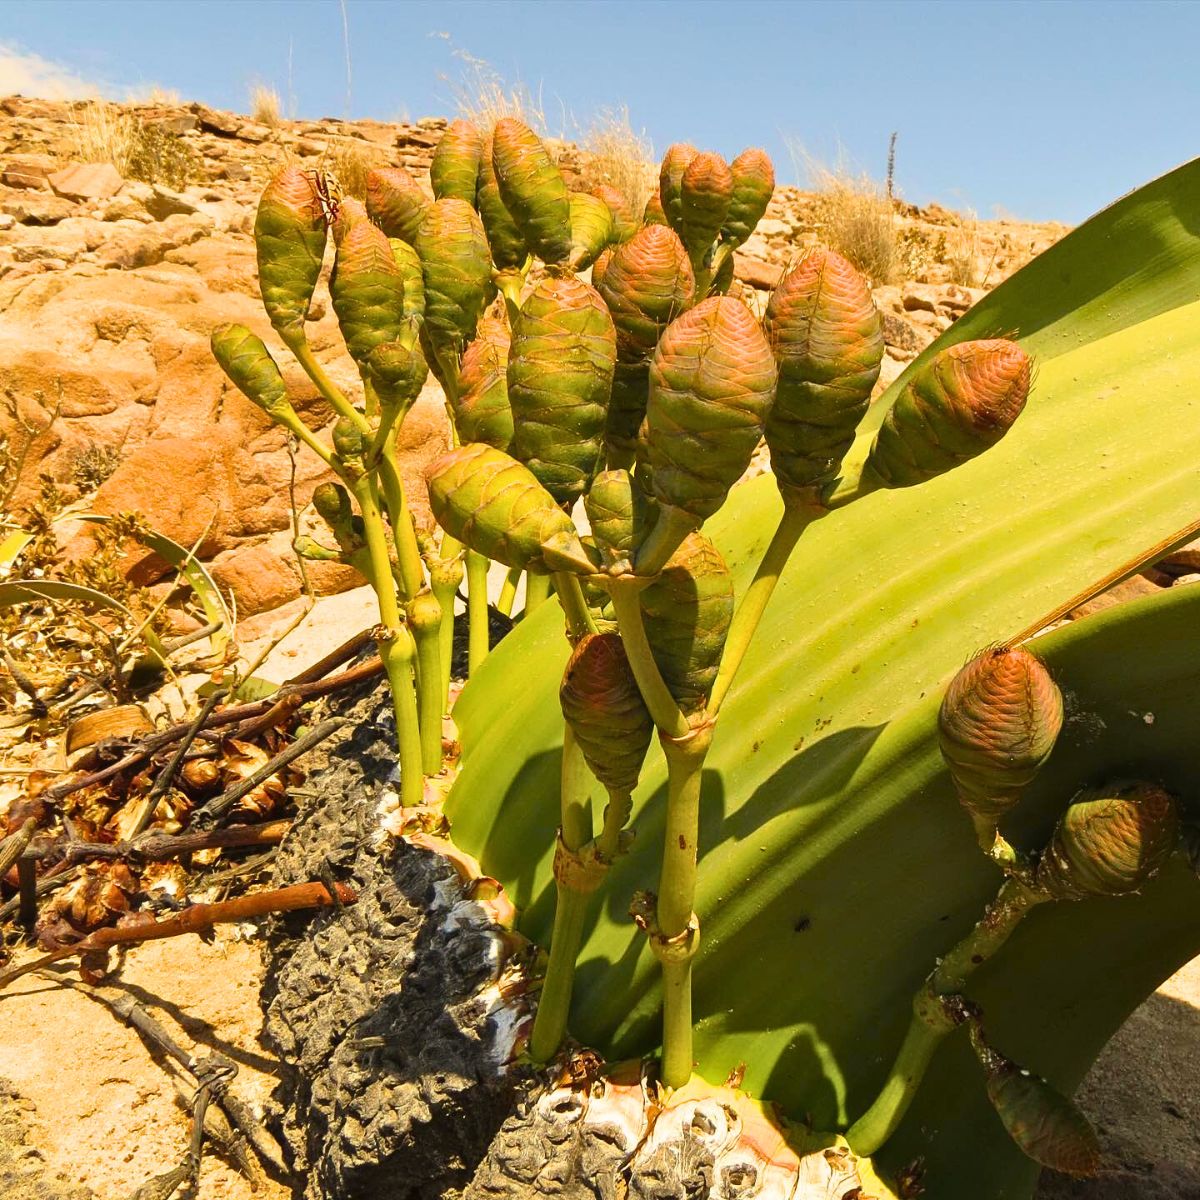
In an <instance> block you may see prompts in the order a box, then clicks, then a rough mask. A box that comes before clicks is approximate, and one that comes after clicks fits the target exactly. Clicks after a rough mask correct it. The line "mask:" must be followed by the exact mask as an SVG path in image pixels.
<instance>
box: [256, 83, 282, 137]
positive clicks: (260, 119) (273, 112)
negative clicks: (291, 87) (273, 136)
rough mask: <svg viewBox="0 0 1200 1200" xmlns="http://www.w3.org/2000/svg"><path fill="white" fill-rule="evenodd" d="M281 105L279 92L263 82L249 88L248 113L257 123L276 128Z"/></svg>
mask: <svg viewBox="0 0 1200 1200" xmlns="http://www.w3.org/2000/svg"><path fill="white" fill-rule="evenodd" d="M281 107H282V105H281V102H280V99H279V93H278V92H277V91H276V90H275V89H274V88H273V87H268V86H267V85H266V84H265V83H256V84H255V85H254V86H253V87H252V88H251V89H250V115H251V116H252V117H253V118H254V120H255V121H256V122H257V123H258V124H259V125H267V126H269V127H270V128H271V129H274V128H276V126H278V124H279V116H280V110H281Z"/></svg>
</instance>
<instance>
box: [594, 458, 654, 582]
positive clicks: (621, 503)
mask: <svg viewBox="0 0 1200 1200" xmlns="http://www.w3.org/2000/svg"><path fill="white" fill-rule="evenodd" d="M583 509H584V512H586V513H587V519H588V524H589V525H590V526H591V528H592V539H593V541H594V542H595V544H596V548H597V550H598V551H599V553H600V559H601V561H602V563H603V564H604V566H605V568H606V569H607V570H609V571H611V572H613V573H617V574H620V573H623V572H629V571H632V569H633V566H632V564H633V558H634V555H635V554H636V553H637V548H638V546H640V545H641V543H642V539H643V538H644V537H645V536H646V534H647V533H648V532H649V528H650V524H651V521H650V516H651V514H650V504H649V502H648V501H647V499H646V497H645V496H644V495H643V494H642V492H641V489H640V488H638V487H637V486H636V485H635V484H634V482H633V476H632V475H630V473H629V472H628V471H624V470H617V471H602V472H601V473H600V474H599V475H597V476H596V479H595V482H594V483H593V484H592V486H591V488H590V490H589V491H588V494H587V495H586V496H584V498H583Z"/></svg>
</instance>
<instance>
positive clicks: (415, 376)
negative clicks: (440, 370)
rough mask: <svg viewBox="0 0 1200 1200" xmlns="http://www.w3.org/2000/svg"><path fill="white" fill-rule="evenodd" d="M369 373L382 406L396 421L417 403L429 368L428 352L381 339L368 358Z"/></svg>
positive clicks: (403, 416) (401, 419)
mask: <svg viewBox="0 0 1200 1200" xmlns="http://www.w3.org/2000/svg"><path fill="white" fill-rule="evenodd" d="M367 374H368V376H369V377H370V380H371V383H372V385H373V386H374V388H375V395H376V396H378V398H379V403H380V406H381V407H382V408H383V410H384V411H385V412H388V413H389V414H390V413H392V412H395V417H394V418H393V419H394V420H395V421H397V422H399V421H403V420H404V418H405V416H406V415H407V413H408V410H409V409H410V408H412V406H413V404H415V403H416V399H417V397H418V396H419V395H420V394H421V389H422V388H423V387H424V386H425V380H426V378H427V377H428V375H429V368H428V366H427V365H426V363H425V356H424V355H423V354H422V353H421V351H420V350H419V349H417V348H416V347H415V346H413V347H409V346H406V345H405V344H404V343H403V342H382V343H381V344H380V345H378V346H376V347H375V349H374V350H372V351H371V353H370V355H369V356H368V358H367Z"/></svg>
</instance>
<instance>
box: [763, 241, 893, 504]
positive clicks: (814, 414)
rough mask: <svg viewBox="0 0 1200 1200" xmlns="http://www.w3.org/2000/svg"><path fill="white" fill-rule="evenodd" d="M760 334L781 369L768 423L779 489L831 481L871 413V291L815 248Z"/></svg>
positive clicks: (786, 284)
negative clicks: (869, 410) (765, 340)
mask: <svg viewBox="0 0 1200 1200" xmlns="http://www.w3.org/2000/svg"><path fill="white" fill-rule="evenodd" d="M763 330H764V332H765V333H766V335H767V341H768V342H769V343H770V345H771V350H772V352H773V353H774V355H775V361H776V363H778V364H779V384H778V386H777V387H776V389H775V404H774V406H773V407H772V409H771V415H770V416H769V417H768V418H767V429H766V435H767V445H768V446H769V447H770V450H771V469H772V471H773V472H774V473H775V477H776V479H777V480H778V481H779V482H780V485H781V486H787V487H792V488H807V487H812V486H815V485H819V484H822V483H826V482H828V481H829V480H832V479H833V478H834V477H835V476H836V475H837V472H838V468H839V466H840V465H841V461H842V458H843V456H844V455H845V453H846V451H847V450H848V449H849V448H850V443H851V442H852V441H853V440H854V431H855V429H856V427H857V426H858V423H859V421H861V420H862V418H863V416H864V414H865V413H866V411H867V406H868V404H869V403H870V399H871V389H872V388H873V387H874V386H875V381H876V379H878V378H879V366H880V364H881V363H882V361H883V326H882V324H881V322H880V319H879V313H878V311H877V310H876V308H875V301H874V300H873V299H872V298H871V290H870V288H869V287H868V286H867V282H866V280H865V279H863V277H862V276H861V275H860V274H859V273H858V272H857V271H856V270H855V269H854V268H853V267H852V266H851V265H850V264H849V263H848V262H847V261H846V260H845V259H844V258H842V256H841V255H840V254H834V253H833V251H832V250H814V251H812V253H811V254H809V255H807V256H806V257H805V259H804V260H803V261H802V262H801V263H800V265H799V266H797V267H796V269H795V270H793V271H791V272H789V274H788V275H787V276H785V277H784V279H783V281H782V282H781V283H780V285H779V286H778V287H777V288H776V289H775V291H774V292H773V293H772V295H771V299H770V302H769V303H768V304H767V311H766V316H765V317H764V319H763Z"/></svg>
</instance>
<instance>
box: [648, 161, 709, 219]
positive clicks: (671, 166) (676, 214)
mask: <svg viewBox="0 0 1200 1200" xmlns="http://www.w3.org/2000/svg"><path fill="white" fill-rule="evenodd" d="M699 153H700V151H699V150H697V149H696V147H695V146H692V145H689V144H688V143H687V142H676V143H675V144H674V145H673V146H668V147H667V152H666V154H664V155H663V160H662V166H661V167H660V168H659V172H658V199H659V205H660V207H661V209H662V213H663V219H664V220H665V221H666V223H667V224H668V225H670V226H671V228H672V229H674V230H675V232H676V233H678V234H679V235H680V236H682V235H683V194H682V192H683V173H684V171H686V170H687V169H688V165H689V164H690V163H691V161H692V159H693V158H695V157H696V155H697V154H699ZM647 207H649V206H647Z"/></svg>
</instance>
